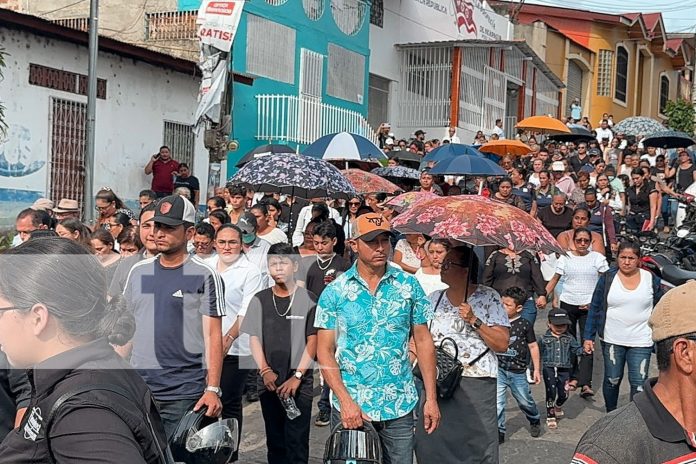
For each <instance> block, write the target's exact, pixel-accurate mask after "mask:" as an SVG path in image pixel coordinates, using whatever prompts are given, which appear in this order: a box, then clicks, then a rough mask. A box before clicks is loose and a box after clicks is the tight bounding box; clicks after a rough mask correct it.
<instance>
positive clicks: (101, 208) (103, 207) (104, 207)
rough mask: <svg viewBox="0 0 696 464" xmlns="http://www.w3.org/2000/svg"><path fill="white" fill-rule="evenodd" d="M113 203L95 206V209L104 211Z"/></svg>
mask: <svg viewBox="0 0 696 464" xmlns="http://www.w3.org/2000/svg"><path fill="white" fill-rule="evenodd" d="M111 203H113V202H111ZM111 203H109V204H108V205H106V206H95V207H94V209H96V210H97V211H103V210H105V209H108V208H109V206H111Z"/></svg>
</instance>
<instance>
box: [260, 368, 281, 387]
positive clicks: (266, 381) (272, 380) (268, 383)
mask: <svg viewBox="0 0 696 464" xmlns="http://www.w3.org/2000/svg"><path fill="white" fill-rule="evenodd" d="M261 379H262V380H263V386H264V387H266V390H268V391H272V392H273V391H276V380H278V374H276V373H275V372H273V371H266V372H264V374H263V375H262V376H261Z"/></svg>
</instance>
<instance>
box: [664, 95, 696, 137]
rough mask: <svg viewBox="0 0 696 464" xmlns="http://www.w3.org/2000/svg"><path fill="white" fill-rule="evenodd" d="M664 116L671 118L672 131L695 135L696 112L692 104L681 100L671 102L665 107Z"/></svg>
mask: <svg viewBox="0 0 696 464" xmlns="http://www.w3.org/2000/svg"><path fill="white" fill-rule="evenodd" d="M664 114H665V115H666V116H667V118H669V127H670V129H672V130H677V131H681V132H686V133H687V134H689V135H694V117H696V110H694V106H693V104H692V103H691V102H688V101H686V100H682V99H681V98H680V99H678V100H677V101H673V100H670V101H668V102H667V105H666V106H665V110H664Z"/></svg>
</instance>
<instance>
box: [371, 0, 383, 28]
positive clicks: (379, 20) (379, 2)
mask: <svg viewBox="0 0 696 464" xmlns="http://www.w3.org/2000/svg"><path fill="white" fill-rule="evenodd" d="M370 24H374V25H375V26H378V27H384V0H372V4H371V5H370Z"/></svg>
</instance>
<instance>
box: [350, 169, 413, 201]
mask: <svg viewBox="0 0 696 464" xmlns="http://www.w3.org/2000/svg"><path fill="white" fill-rule="evenodd" d="M341 173H342V174H343V175H344V176H346V179H348V182H350V183H351V184H352V185H353V188H355V191H356V192H358V193H359V194H361V195H362V194H366V193H378V192H384V193H389V194H393V193H396V192H399V191H401V190H402V189H401V188H400V187H399V186H398V185H394V184H392V183H391V182H389V181H388V180H387V179H383V178H382V177H380V176H378V175H377V174H372V173H370V172H365V171H362V170H360V169H346V170H344V171H341Z"/></svg>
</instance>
